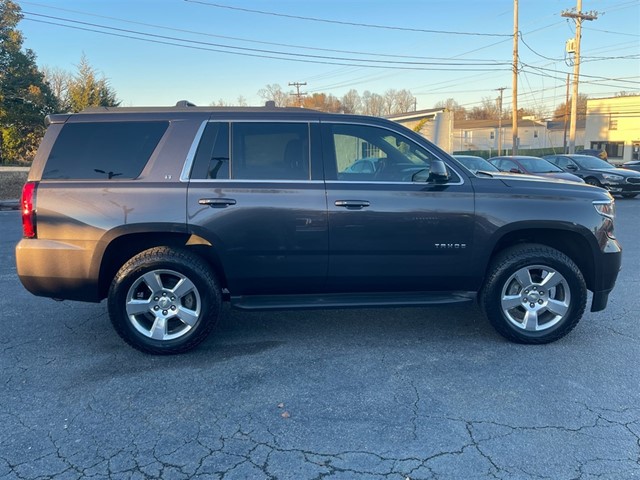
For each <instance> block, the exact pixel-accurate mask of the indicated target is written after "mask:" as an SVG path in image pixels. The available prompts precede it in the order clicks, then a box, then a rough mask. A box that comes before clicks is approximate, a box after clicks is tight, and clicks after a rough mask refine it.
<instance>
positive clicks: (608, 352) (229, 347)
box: [0, 198, 640, 480]
mask: <svg viewBox="0 0 640 480" xmlns="http://www.w3.org/2000/svg"><path fill="white" fill-rule="evenodd" d="M617 214H618V219H617V234H618V237H619V238H620V240H621V243H622V244H623V247H624V249H625V251H624V259H623V271H622V272H621V274H620V277H619V279H618V285H617V287H616V289H615V290H614V292H613V293H612V295H611V297H610V301H609V307H608V309H607V310H605V311H604V312H598V313H589V312H587V313H586V314H585V316H584V318H583V320H582V322H581V323H580V324H579V325H578V327H577V328H576V330H575V331H574V332H572V333H571V334H570V335H569V336H567V337H565V338H564V339H562V340H560V341H558V342H556V343H554V344H550V345H543V346H522V345H515V344H511V343H507V342H506V341H504V340H503V339H502V337H500V336H499V335H498V334H496V333H495V332H494V331H493V329H492V328H491V326H490V325H489V324H488V322H487V321H486V320H485V319H484V318H483V316H482V315H481V314H480V311H479V310H478V308H477V307H475V306H455V307H446V308H445V307H442V308H441V307H436V308H409V309H382V310H368V309H367V310H364V309H361V310H335V311H303V312H275V313H274V312H271V313H247V312H239V311H231V310H227V312H226V313H227V315H226V318H225V320H223V321H222V323H221V324H220V325H219V327H218V329H217V330H216V331H215V332H214V334H213V335H212V336H211V337H210V338H209V339H208V340H207V341H206V342H205V343H204V344H203V345H202V346H201V347H200V348H198V349H197V350H196V351H194V352H192V353H189V354H186V355H181V356H174V357H154V356H149V355H145V354H142V353H139V352H137V351H136V350H133V349H132V348H130V347H128V346H127V345H126V344H124V343H123V342H122V341H121V340H120V339H119V337H118V336H117V335H116V333H115V332H114V331H113V330H112V328H111V325H110V323H109V320H108V316H107V313H106V306H105V304H104V303H102V304H82V303H74V302H63V303H56V302H54V301H52V300H48V299H44V298H36V297H33V296H32V295H30V294H29V293H27V292H26V291H25V290H24V289H23V288H22V286H21V285H20V283H19V280H18V278H17V276H16V271H15V260H14V247H15V244H16V242H17V241H18V239H19V237H20V235H21V230H20V228H21V227H20V217H19V213H18V212H15V211H3V212H0V228H1V231H2V234H1V235H0V247H1V249H0V292H1V296H0V302H1V303H0V305H1V308H0V311H1V312H2V313H1V318H2V327H3V328H2V332H3V334H2V336H1V337H0V352H1V353H0V365H1V366H2V368H1V370H0V372H1V377H0V378H1V384H2V388H1V389H0V405H1V407H0V424H1V425H2V429H1V430H0V478H7V479H14V478H15V479H44V478H48V479H75V478H117V479H121V478H122V479H128V478H131V479H147V478H154V479H155V478H162V479H182V478H185V479H186V478H198V477H199V478H207V479H209V478H211V479H223V478H224V479H267V478H270V479H388V480H396V479H397V480H406V479H411V480H416V479H431V478H433V479H449V478H451V479H472V478H498V479H534V478H536V479H537V478H553V479H577V478H584V479H595V478H599V479H602V478H605V479H607V478H611V479H627V478H640V368H638V362H639V359H640V321H639V319H640V315H639V313H638V312H639V311H640V295H639V294H638V292H639V291H640V273H639V272H640V242H639V241H638V226H640V198H638V199H634V200H618V201H617Z"/></svg>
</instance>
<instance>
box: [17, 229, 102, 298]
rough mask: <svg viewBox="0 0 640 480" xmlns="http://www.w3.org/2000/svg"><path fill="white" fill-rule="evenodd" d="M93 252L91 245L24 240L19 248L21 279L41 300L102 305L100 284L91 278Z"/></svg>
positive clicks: (18, 266)
mask: <svg viewBox="0 0 640 480" xmlns="http://www.w3.org/2000/svg"><path fill="white" fill-rule="evenodd" d="M79 243H88V242H79ZM92 250H93V248H91V247H90V246H88V245H78V244H76V245H73V244H70V243H67V242H58V241H53V240H39V239H22V240H20V242H19V243H18V245H17V247H16V267H17V270H18V278H20V282H22V285H24V287H25V288H26V289H27V290H28V291H29V292H31V293H32V294H34V295H37V296H39V297H50V298H56V299H62V300H80V301H84V302H99V301H100V298H99V295H98V281H97V278H94V277H92V276H91V275H90V265H91V252H92Z"/></svg>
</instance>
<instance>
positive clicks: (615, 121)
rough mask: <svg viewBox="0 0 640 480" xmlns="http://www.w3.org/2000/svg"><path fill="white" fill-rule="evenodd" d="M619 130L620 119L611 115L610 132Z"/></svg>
mask: <svg viewBox="0 0 640 480" xmlns="http://www.w3.org/2000/svg"><path fill="white" fill-rule="evenodd" d="M617 129H618V119H617V118H615V117H613V115H612V114H611V113H610V114H609V130H617Z"/></svg>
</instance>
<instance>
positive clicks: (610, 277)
mask: <svg viewBox="0 0 640 480" xmlns="http://www.w3.org/2000/svg"><path fill="white" fill-rule="evenodd" d="M599 255H600V258H599V259H598V261H597V262H596V264H595V265H596V271H595V272H594V273H595V278H594V283H593V288H592V292H593V299H592V300H591V311H592V312H599V311H601V310H604V309H605V308H606V306H607V302H608V300H609V293H611V291H612V290H613V287H614V286H615V284H616V280H617V278H618V273H619V272H620V268H621V266H622V249H621V248H620V245H619V244H618V242H617V241H616V240H611V239H610V240H609V241H608V242H607V249H606V251H605V252H600V254H599Z"/></svg>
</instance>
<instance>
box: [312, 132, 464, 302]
mask: <svg viewBox="0 0 640 480" xmlns="http://www.w3.org/2000/svg"><path fill="white" fill-rule="evenodd" d="M322 134H323V146H324V148H323V152H324V159H325V171H326V175H327V181H326V188H327V208H328V212H329V271H328V285H327V288H328V290H330V291H332V292H347V291H349V292H352V291H369V292H375V291H378V292H380V291H428V290H464V289H465V288H467V286H468V284H467V282H466V281H467V280H468V278H471V277H472V273H471V272H469V270H468V268H466V267H467V266H468V265H469V262H470V257H471V251H472V247H473V228H474V196H473V190H472V187H471V184H470V182H468V181H464V177H463V176H462V175H461V174H459V173H458V172H456V171H455V170H454V169H453V168H451V167H449V168H450V173H451V180H450V181H449V182H448V183H446V184H437V183H427V182H425V181H424V180H422V181H418V180H417V178H418V177H420V176H422V174H424V173H425V171H428V169H429V165H430V162H431V161H432V160H435V159H437V158H438V157H437V155H436V154H434V153H433V152H431V151H429V150H428V149H427V148H426V147H425V146H421V145H418V144H417V143H416V142H415V141H414V140H412V139H410V138H408V137H406V136H405V135H404V134H402V133H398V132H397V131H394V130H393V129H392V128H391V127H384V126H376V125H366V124H357V125H356V124H347V123H344V124H343V123H327V124H323V127H322ZM363 158H369V159H371V158H375V159H376V161H375V162H374V164H375V165H376V171H375V172H371V173H352V172H350V171H349V167H350V165H352V164H353V163H355V162H358V161H360V160H361V159H363ZM416 174H418V175H416ZM467 275H468V277H467Z"/></svg>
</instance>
